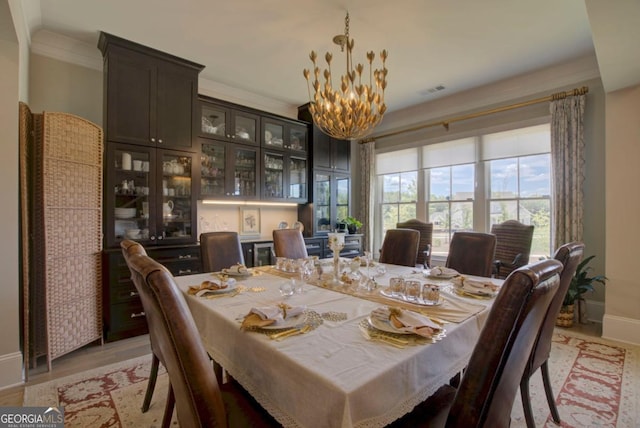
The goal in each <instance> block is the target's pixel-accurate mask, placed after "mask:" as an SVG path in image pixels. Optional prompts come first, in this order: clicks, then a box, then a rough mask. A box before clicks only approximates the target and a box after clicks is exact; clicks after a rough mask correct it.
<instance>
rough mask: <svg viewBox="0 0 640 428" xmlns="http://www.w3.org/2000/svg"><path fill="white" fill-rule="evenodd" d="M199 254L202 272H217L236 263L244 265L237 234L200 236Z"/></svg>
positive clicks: (212, 233)
mask: <svg viewBox="0 0 640 428" xmlns="http://www.w3.org/2000/svg"><path fill="white" fill-rule="evenodd" d="M200 254H201V256H202V268H203V270H204V272H219V271H221V270H222V269H225V268H228V267H229V266H232V265H234V264H236V263H241V264H244V255H243V253H242V245H240V238H239V236H238V232H227V231H225V232H207V233H202V234H200Z"/></svg>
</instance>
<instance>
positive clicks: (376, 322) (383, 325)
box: [367, 316, 413, 334]
mask: <svg viewBox="0 0 640 428" xmlns="http://www.w3.org/2000/svg"><path fill="white" fill-rule="evenodd" d="M367 321H368V322H369V325H370V326H371V327H373V328H375V329H378V330H381V331H386V332H387V333H395V334H413V333H411V332H409V331H402V330H398V329H397V328H395V327H394V326H393V325H391V323H390V322H389V321H382V320H381V319H378V318H374V317H371V316H369V317H368V318H367Z"/></svg>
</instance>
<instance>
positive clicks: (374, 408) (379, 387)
mask: <svg viewBox="0 0 640 428" xmlns="http://www.w3.org/2000/svg"><path fill="white" fill-rule="evenodd" d="M389 270H390V272H389V274H397V273H400V272H404V273H411V269H410V268H401V267H398V266H393V267H389ZM208 278H211V274H198V275H191V276H182V277H177V278H176V282H177V283H178V285H179V286H180V288H181V289H182V290H183V291H184V292H185V297H186V300H187V302H188V305H189V307H190V309H191V311H192V313H193V317H194V319H195V322H196V325H197V326H198V329H199V331H200V334H201V336H202V339H203V341H204V344H205V347H206V349H207V351H208V352H209V354H210V355H211V357H212V358H214V359H215V360H216V361H217V362H218V363H220V364H221V365H222V366H223V367H224V368H225V369H226V370H227V371H228V372H229V374H230V375H231V376H233V377H234V378H235V379H236V380H237V381H238V382H240V383H241V384H242V385H243V386H244V387H245V388H246V389H247V390H248V391H249V392H250V393H251V394H252V395H253V396H254V397H255V398H256V399H257V400H258V402H260V403H261V404H262V406H263V407H264V408H265V409H266V410H267V411H269V412H270V413H271V414H272V415H273V416H274V417H275V418H276V419H277V420H278V421H279V422H280V423H282V424H283V425H284V426H302V427H380V426H384V425H386V424H388V423H390V422H392V421H393V420H395V419H397V418H399V417H401V416H402V415H404V414H405V413H407V412H409V411H411V409H412V408H413V407H414V406H415V405H417V404H418V403H420V402H421V401H423V400H425V399H426V398H427V397H428V396H430V395H431V394H433V393H434V392H435V391H436V390H437V389H438V388H439V387H440V386H441V385H443V384H445V383H447V382H448V381H449V379H450V378H451V377H452V376H454V375H455V374H456V373H458V372H459V371H460V370H462V369H463V368H464V367H465V365H466V363H467V360H468V358H469V356H470V354H471V351H472V350H473V347H474V344H475V342H476V340H477V337H478V335H479V332H480V329H481V327H482V325H483V324H484V321H485V319H486V315H487V312H488V311H487V310H483V311H481V312H479V313H478V314H476V315H473V316H471V317H469V318H468V319H466V320H465V321H464V322H461V323H459V324H454V323H451V324H447V325H446V326H445V328H446V330H447V333H446V334H447V336H446V338H444V339H443V340H442V341H439V342H437V343H435V344H426V345H417V346H407V347H406V348H404V349H398V348H395V347H392V346H389V345H387V344H384V343H379V342H373V341H368V340H366V339H365V338H364V336H363V334H362V333H361V331H360V329H359V327H358V324H359V323H360V322H361V321H362V320H363V319H365V318H366V317H367V316H368V315H369V314H370V312H371V311H372V310H373V309H374V308H376V307H379V306H381V304H380V303H377V302H373V301H369V300H364V299H361V298H358V297H354V296H351V295H348V294H344V293H338V292H335V291H332V290H329V289H325V288H321V287H316V286H313V285H305V287H304V290H305V291H304V293H302V294H294V295H293V296H291V297H289V298H287V299H283V298H282V297H281V295H280V292H279V286H280V285H281V284H282V283H283V282H285V281H288V280H287V279H285V278H282V277H278V276H274V275H270V274H268V273H262V274H259V275H256V276H252V277H250V278H247V279H241V280H239V281H238V282H239V284H241V285H245V286H247V287H264V288H266V291H263V292H250V291H246V292H243V293H241V294H238V295H236V296H234V297H223V298H216V299H206V298H202V297H195V296H191V295H188V294H187V293H186V291H187V289H188V287H189V286H191V285H199V284H200V282H201V281H203V280H204V279H208ZM382 282H384V279H383V278H382V279H381V283H382ZM446 297H451V298H459V297H453V296H448V295H447V296H446ZM465 300H467V299H465ZM283 301H285V302H286V303H287V304H289V305H290V306H298V305H305V306H307V308H308V309H311V310H313V311H316V312H318V313H324V312H329V311H335V312H344V313H346V314H347V320H346V321H327V320H325V321H324V323H323V324H322V325H320V326H319V327H318V328H317V329H315V330H313V331H311V332H309V333H307V334H304V335H298V336H294V337H290V338H287V339H285V340H282V341H276V340H272V339H270V338H269V337H268V336H266V335H263V334H259V333H256V332H250V331H249V332H247V331H241V330H240V320H241V318H242V317H243V316H244V315H246V314H247V313H248V312H249V311H250V310H251V308H252V307H257V306H268V305H275V304H277V303H280V302H283ZM491 302H492V301H480V300H474V299H468V303H473V304H482V305H485V306H489V305H490V304H491Z"/></svg>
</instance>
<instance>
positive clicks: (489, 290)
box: [451, 276, 500, 296]
mask: <svg viewBox="0 0 640 428" xmlns="http://www.w3.org/2000/svg"><path fill="white" fill-rule="evenodd" d="M451 282H452V283H453V284H454V285H457V286H458V287H461V288H462V290H464V291H466V292H468V293H473V294H484V295H488V296H493V295H494V294H496V292H497V291H498V290H499V289H500V287H499V286H497V285H496V284H494V283H493V282H492V281H491V280H489V279H480V278H478V279H471V278H468V277H466V276H460V277H458V278H454V279H453V280H452V281H451Z"/></svg>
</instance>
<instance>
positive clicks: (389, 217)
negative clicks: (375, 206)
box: [376, 149, 418, 236]
mask: <svg viewBox="0 0 640 428" xmlns="http://www.w3.org/2000/svg"><path fill="white" fill-rule="evenodd" d="M417 158H418V151H417V149H409V150H400V151H397V152H392V153H388V154H380V155H377V156H376V170H377V171H378V174H379V175H378V194H379V195H380V197H379V201H380V219H381V224H382V236H384V233H385V232H386V231H387V229H395V227H396V223H398V222H401V221H406V220H410V219H412V218H416V216H417V203H418V171H417V169H418V168H417V167H418V160H417Z"/></svg>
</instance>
